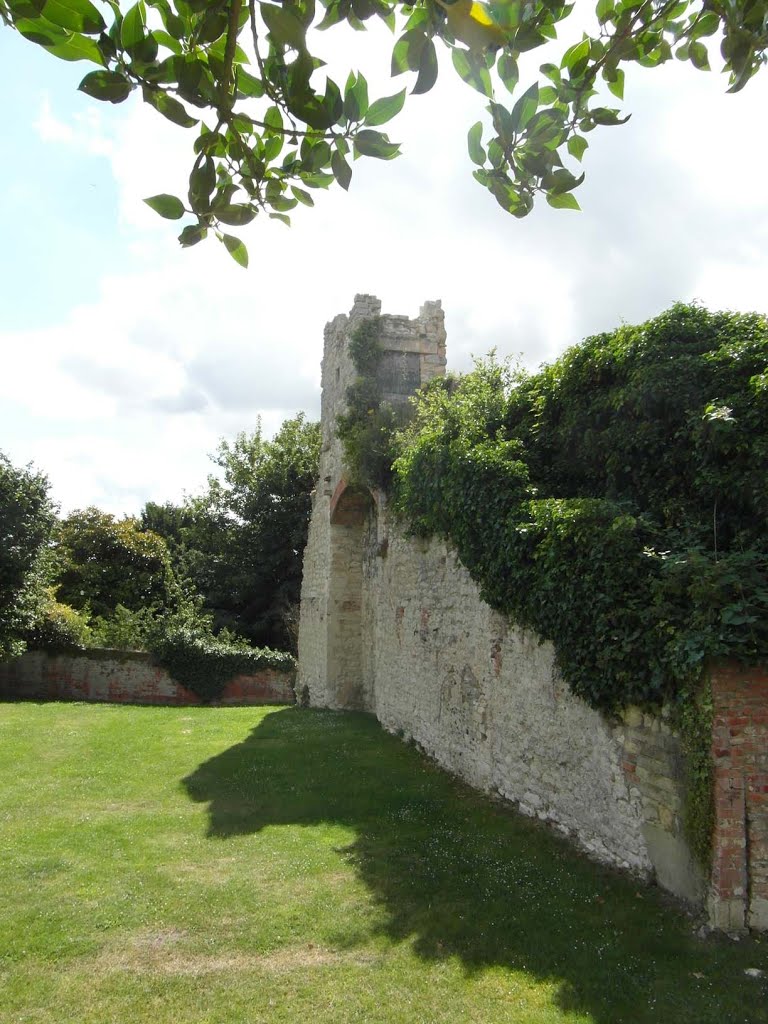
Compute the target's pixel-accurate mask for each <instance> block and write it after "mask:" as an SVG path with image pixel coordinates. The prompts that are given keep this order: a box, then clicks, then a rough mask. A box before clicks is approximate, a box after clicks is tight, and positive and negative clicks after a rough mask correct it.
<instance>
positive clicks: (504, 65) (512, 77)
mask: <svg viewBox="0 0 768 1024" xmlns="http://www.w3.org/2000/svg"><path fill="white" fill-rule="evenodd" d="M496 70H497V71H498V72H499V77H500V78H501V80H502V82H503V83H504V88H505V89H506V90H507V92H510V93H514V91H515V89H516V88H517V83H518V82H519V81H520V71H519V69H518V66H517V61H516V60H515V58H514V57H513V56H512V55H511V54H509V53H507V52H506V51H505V52H504V53H502V55H501V56H500V57H499V60H498V63H497V65H496Z"/></svg>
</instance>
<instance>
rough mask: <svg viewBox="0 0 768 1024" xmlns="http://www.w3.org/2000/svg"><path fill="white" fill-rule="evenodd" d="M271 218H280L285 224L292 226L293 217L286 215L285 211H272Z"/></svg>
mask: <svg viewBox="0 0 768 1024" xmlns="http://www.w3.org/2000/svg"><path fill="white" fill-rule="evenodd" d="M269 219H270V220H279V221H281V222H282V223H283V224H285V226H286V227H290V226H291V218H290V217H286V215H285V214H284V213H270V214H269Z"/></svg>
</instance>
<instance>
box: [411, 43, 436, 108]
mask: <svg viewBox="0 0 768 1024" xmlns="http://www.w3.org/2000/svg"><path fill="white" fill-rule="evenodd" d="M436 81H437V51H436V50H435V44H434V43H433V42H432V40H431V39H427V41H426V43H425V44H424V49H423V50H422V51H421V59H420V60H419V74H418V77H417V78H416V84H415V85H414V87H413V89H411V93H412V94H413V95H414V96H418V95H421V94H422V93H425V92H429V90H430V89H431V88H432V86H433V85H434V84H435V82H436Z"/></svg>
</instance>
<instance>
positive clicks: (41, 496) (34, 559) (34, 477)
mask: <svg viewBox="0 0 768 1024" xmlns="http://www.w3.org/2000/svg"><path fill="white" fill-rule="evenodd" d="M54 521H55V513H54V508H53V504H52V502H51V500H50V498H49V496H48V480H47V479H46V477H45V476H43V474H42V473H38V472H36V471H35V470H34V469H32V468H31V467H30V466H27V467H25V468H23V469H19V468H16V467H15V466H13V465H11V463H10V462H9V460H8V459H7V458H6V456H5V455H4V454H3V453H2V452H0V659H3V658H7V657H10V656H11V655H14V654H20V653H21V652H22V651H23V650H24V636H25V634H26V631H27V630H28V629H29V628H30V626H31V624H32V622H33V621H34V619H35V617H36V614H37V609H38V606H39V605H40V603H41V601H43V600H44V599H45V582H46V571H45V555H46V549H47V545H48V541H49V538H50V535H51V530H52V529H53V524H54Z"/></svg>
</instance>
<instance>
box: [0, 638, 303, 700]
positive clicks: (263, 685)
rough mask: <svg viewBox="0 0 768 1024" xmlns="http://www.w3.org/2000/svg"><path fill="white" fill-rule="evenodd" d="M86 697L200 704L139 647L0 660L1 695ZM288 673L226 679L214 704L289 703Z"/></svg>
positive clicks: (290, 677) (33, 654) (290, 679)
mask: <svg viewBox="0 0 768 1024" xmlns="http://www.w3.org/2000/svg"><path fill="white" fill-rule="evenodd" d="M2 697H5V698H9V697H10V698H22V699H26V700H86V701H104V702H107V703H111V704H170V705H188V704H202V703H203V702H202V701H201V700H200V698H199V697H197V696H196V695H195V694H194V693H192V692H190V691H189V690H187V689H186V688H185V687H183V686H181V684H179V683H177V682H176V681H175V680H174V679H172V678H171V677H170V676H169V675H168V673H167V672H166V670H165V669H163V668H160V667H159V666H157V665H155V664H154V663H153V662H152V658H151V655H149V654H145V653H143V652H140V651H106V650H105V651H100V650H90V651H87V652H84V653H82V654H57V655H56V654H47V653H45V652H42V651H29V652H27V653H26V654H23V655H21V657H19V658H14V659H13V660H11V661H7V662H0V698H2ZM293 702H294V693H293V673H289V672H279V671H276V670H275V669H262V670H261V671H259V672H255V673H253V674H252V675H239V676H235V677H234V678H233V679H231V680H230V682H229V683H227V685H226V687H225V688H224V691H223V693H222V695H221V697H220V698H219V699H218V700H216V701H214V702H213V703H214V704H216V705H222V706H232V705H241V704H292V703H293Z"/></svg>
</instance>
